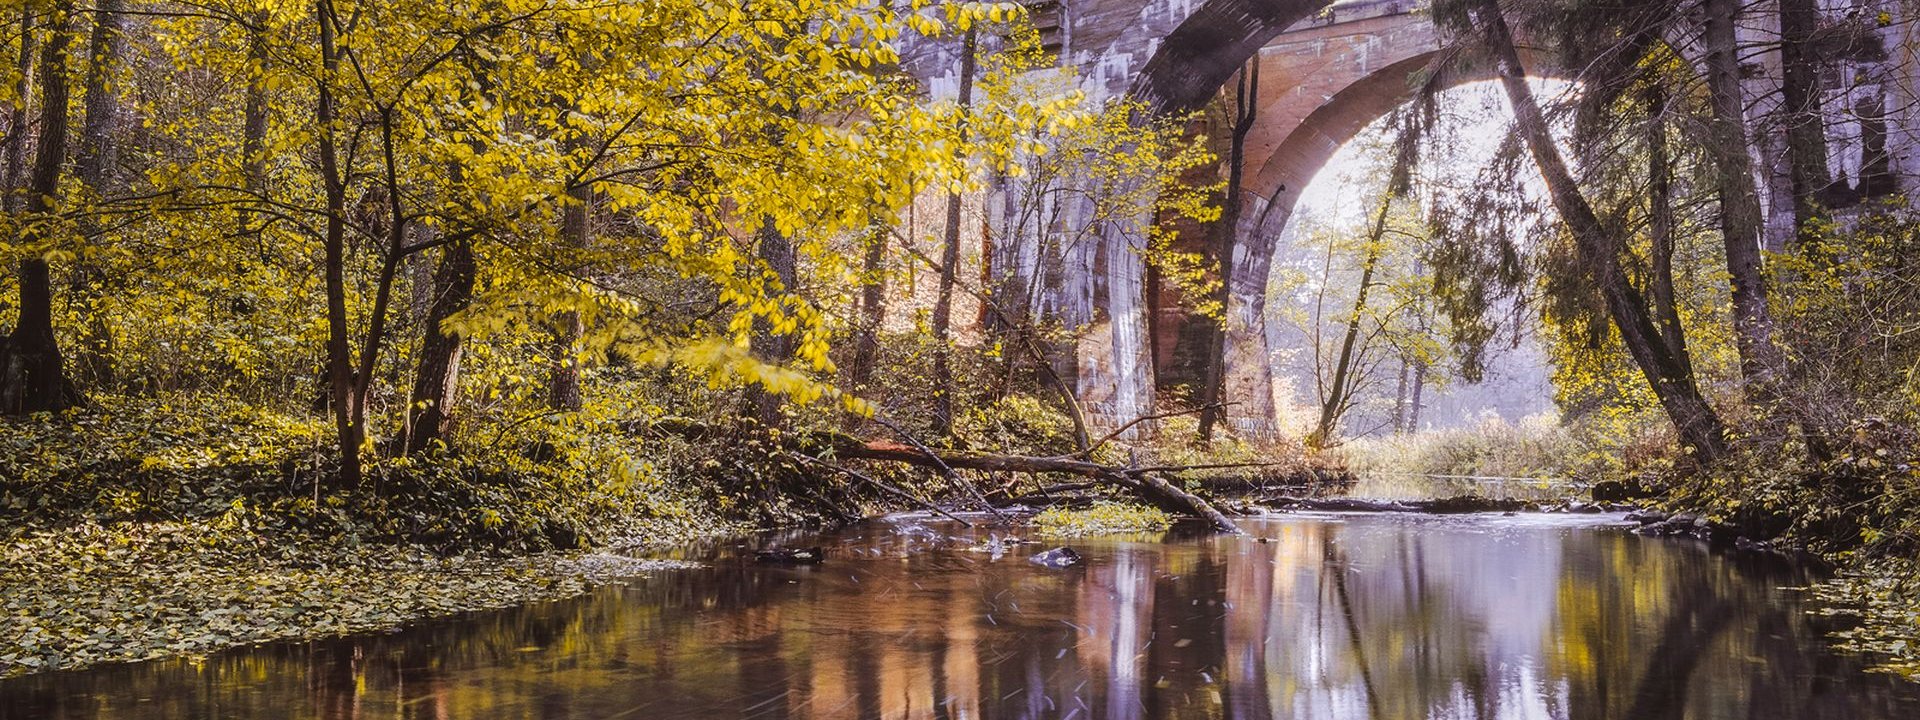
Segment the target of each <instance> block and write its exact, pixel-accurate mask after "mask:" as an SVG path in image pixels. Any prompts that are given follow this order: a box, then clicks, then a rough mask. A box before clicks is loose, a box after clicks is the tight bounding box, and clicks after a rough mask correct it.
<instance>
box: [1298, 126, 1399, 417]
mask: <svg viewBox="0 0 1920 720" xmlns="http://www.w3.org/2000/svg"><path fill="white" fill-rule="evenodd" d="M1403 157H1404V156H1403ZM1394 172H1395V173H1396V174H1398V173H1399V169H1398V168H1395V170H1394ZM1393 197H1394V194H1393V190H1392V189H1391V188H1389V189H1388V190H1387V191H1386V193H1385V194H1384V195H1382V196H1381V198H1380V207H1379V209H1378V210H1377V211H1376V213H1377V214H1375V215H1374V218H1373V228H1372V229H1371V230H1370V231H1368V233H1367V254H1366V257H1365V258H1364V259H1362V260H1361V263H1360V290H1359V291H1358V292H1356V293H1355V294H1354V297H1353V313H1352V314H1350V315H1348V316H1347V332H1346V333H1345V334H1344V335H1342V336H1341V338H1340V354H1339V355H1338V356H1336V358H1335V360H1334V364H1333V381H1332V382H1331V383H1330V384H1329V385H1330V387H1328V388H1327V397H1326V398H1324V399H1323V400H1322V401H1321V404H1320V422H1319V423H1317V424H1316V425H1314V429H1313V432H1312V433H1311V434H1309V435H1307V446H1308V447H1315V448H1318V447H1325V446H1326V445H1327V443H1328V441H1330V440H1332V439H1333V433H1334V431H1335V430H1336V429H1337V428H1339V426H1340V418H1341V416H1343V415H1345V414H1346V411H1347V406H1348V401H1349V400H1350V399H1351V397H1352V388H1351V387H1349V386H1350V385H1352V384H1353V383H1354V382H1355V380H1354V378H1353V377H1352V375H1353V365H1354V353H1355V349H1356V346H1357V345H1358V344H1359V341H1360V321H1361V319H1362V318H1364V317H1365V315H1366V312H1367V291H1369V290H1372V289H1373V273H1374V269H1375V268H1377V267H1379V265H1380V246H1381V243H1382V240H1383V236H1384V235H1386V232H1387V217H1388V215H1389V214H1390V211H1391V210H1392V209H1393Z"/></svg>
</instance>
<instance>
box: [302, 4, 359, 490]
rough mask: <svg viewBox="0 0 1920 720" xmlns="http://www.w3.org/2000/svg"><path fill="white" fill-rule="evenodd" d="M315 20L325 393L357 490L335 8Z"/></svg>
mask: <svg viewBox="0 0 1920 720" xmlns="http://www.w3.org/2000/svg"><path fill="white" fill-rule="evenodd" d="M314 15H315V19H316V20H317V23H318V25H319V28H320V70H321V76H320V78H319V79H318V81H317V82H316V83H315V84H316V86H317V87H316V91H317V94H316V98H315V99H316V103H315V109H314V119H315V120H316V121H317V122H318V124H319V125H320V130H319V138H318V140H317V145H318V151H319V155H320V175H321V182H322V184H323V185H324V186H325V187H324V191H325V194H326V229H325V231H324V236H323V238H322V245H323V246H324V248H325V249H324V253H325V259H324V261H323V262H324V265H325V268H326V269H325V273H326V292H327V391H328V392H327V394H328V396H329V398H330V399H331V401H332V410H333V424H334V435H335V440H336V441H337V443H338V445H339V448H338V450H339V452H340V475H339V478H338V482H339V485H340V486H341V487H345V488H355V487H359V485H360V479H361V475H362V470H361V461H360V446H361V445H363V444H364V443H365V441H366V425H365V424H364V423H362V422H359V421H358V418H360V417H362V415H361V409H360V408H358V407H356V406H355V403H356V402H357V397H356V393H355V392H354V384H355V383H354V377H353V375H354V372H353V351H352V345H351V340H350V339H349V337H348V335H347V333H348V328H347V270H346V268H347V224H346V221H347V189H346V184H345V183H346V178H345V176H344V175H342V174H341V171H340V158H339V150H338V148H337V147H336V146H335V143H334V127H333V124H334V122H335V120H336V119H337V118H336V117H335V115H336V113H337V110H336V108H335V106H334V97H333V82H334V74H335V73H336V72H338V71H339V67H340V59H339V53H338V49H337V48H335V47H334V17H333V5H332V3H331V1H330V0H316V2H315V3H314Z"/></svg>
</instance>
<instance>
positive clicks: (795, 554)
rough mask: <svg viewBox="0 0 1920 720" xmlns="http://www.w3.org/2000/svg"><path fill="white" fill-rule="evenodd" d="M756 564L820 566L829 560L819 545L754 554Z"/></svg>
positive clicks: (762, 551) (775, 549) (777, 549)
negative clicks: (822, 562)
mask: <svg viewBox="0 0 1920 720" xmlns="http://www.w3.org/2000/svg"><path fill="white" fill-rule="evenodd" d="M753 559H754V561H755V562H763V563H780V564H783V565H818V564H820V561H822V560H825V559H827V551H826V550H825V549H823V548H821V547H820V546H818V545H815V546H813V547H809V548H774V549H771V550H760V551H756V552H754V554H753Z"/></svg>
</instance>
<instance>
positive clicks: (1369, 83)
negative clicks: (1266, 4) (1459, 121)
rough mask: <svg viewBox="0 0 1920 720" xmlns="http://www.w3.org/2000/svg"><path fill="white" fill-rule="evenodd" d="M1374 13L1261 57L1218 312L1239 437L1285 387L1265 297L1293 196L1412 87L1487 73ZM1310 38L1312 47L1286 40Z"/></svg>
mask: <svg viewBox="0 0 1920 720" xmlns="http://www.w3.org/2000/svg"><path fill="white" fill-rule="evenodd" d="M1380 20H1382V21H1385V22H1382V23H1379V24H1368V23H1356V25H1361V27H1358V28H1348V29H1347V30H1346V31H1345V32H1346V34H1345V35H1343V36H1337V37H1330V36H1329V35H1328V34H1322V33H1314V34H1307V35H1306V36H1305V37H1300V38H1298V39H1292V36H1293V34H1292V33H1290V34H1289V36H1286V37H1283V38H1281V39H1280V40H1279V41H1278V42H1276V43H1275V44H1272V45H1269V46H1268V47H1267V48H1266V50H1265V51H1264V52H1263V53H1262V54H1261V73H1260V81H1261V84H1262V88H1261V93H1260V101H1261V107H1260V114H1259V116H1258V118H1257V119H1256V126H1255V129H1254V130H1253V131H1252V132H1251V133H1249V137H1248V142H1247V149H1246V157H1245V160H1244V168H1245V170H1244V172H1245V180H1244V181H1243V187H1242V190H1241V203H1242V205H1241V214H1240V218H1241V222H1240V227H1239V231H1238V232H1237V233H1236V237H1237V241H1236V243H1235V246H1234V262H1233V273H1232V277H1231V278H1230V280H1229V283H1228V289H1229V297H1228V306H1227V315H1226V319H1227V353H1226V356H1225V362H1226V378H1225V382H1226V392H1225V395H1224V397H1226V398H1228V399H1231V400H1234V401H1237V402H1238V403H1239V404H1238V405H1235V406H1232V407H1230V408H1229V410H1228V413H1227V418H1228V422H1230V423H1231V424H1232V425H1233V426H1234V427H1235V429H1236V430H1237V431H1239V432H1240V433H1241V434H1243V435H1252V436H1270V435H1272V434H1274V433H1276V432H1277V431H1278V429H1279V425H1280V422H1281V418H1280V417H1278V413H1279V410H1280V409H1281V408H1283V407H1285V406H1286V404H1287V402H1288V398H1287V397H1286V396H1285V394H1286V393H1288V392H1290V390H1289V389H1288V388H1287V387H1286V386H1285V385H1284V384H1283V383H1280V382H1277V380H1278V378H1276V376H1275V374H1274V366H1275V363H1276V354H1277V353H1278V352H1279V351H1281V350H1284V348H1276V347H1271V346H1270V345H1269V341H1268V338H1269V333H1268V332H1267V326H1266V316H1267V312H1266V309H1267V303H1266V296H1267V285H1268V279H1269V277H1270V274H1271V271H1272V268H1273V257H1274V255H1275V253H1276V252H1277V251H1278V250H1279V248H1278V243H1279V240H1280V237H1281V235H1282V233H1283V232H1284V231H1285V229H1286V228H1287V227H1288V225H1289V223H1290V222H1291V221H1292V219H1293V216H1294V209H1295V204H1296V203H1297V202H1298V201H1299V198H1300V195H1301V192H1302V191H1304V190H1305V189H1306V188H1307V186H1308V184H1309V183H1311V182H1312V181H1313V179H1314V177H1315V176H1316V175H1317V174H1319V172H1320V171H1321V170H1322V169H1323V168H1325V167H1326V165H1327V163H1328V162H1329V161H1330V160H1331V159H1332V158H1333V156H1334V155H1335V153H1337V152H1339V151H1340V149H1341V148H1342V147H1344V146H1345V145H1346V144H1347V143H1348V142H1350V141H1352V140H1353V139H1354V138H1355V137H1357V136H1358V135H1359V134H1360V133H1361V132H1362V131H1364V130H1366V129H1367V128H1368V127H1369V126H1370V125H1372V124H1374V122H1375V121H1377V120H1379V119H1381V118H1383V117H1386V116H1387V115H1389V114H1390V113H1392V112H1393V111H1395V110H1396V109H1398V108H1400V107H1402V106H1403V105H1405V104H1407V103H1408V102H1411V101H1413V100H1414V99H1415V97H1416V95H1417V94H1419V93H1421V92H1428V91H1432V92H1444V91H1446V90H1448V89H1451V88H1454V87H1459V86H1461V85H1465V84H1468V83H1473V82H1479V81H1484V80H1492V79H1495V78H1496V75H1495V73H1494V71H1493V68H1492V67H1491V66H1490V65H1488V64H1485V63H1459V62H1454V61H1452V58H1450V57H1449V56H1451V55H1453V53H1451V52H1448V50H1447V49H1445V47H1443V39H1442V38H1440V37H1439V35H1438V33H1437V31H1436V30H1435V29H1434V28H1433V26H1432V25H1431V24H1430V23H1429V22H1426V21H1425V20H1424V19H1414V18H1408V17H1406V16H1400V18H1380ZM1408 20H1411V21H1412V22H1407V21H1408ZM1342 39H1344V40H1346V42H1345V43H1342V42H1340V40H1342ZM1308 43H1310V44H1312V45H1313V46H1314V47H1315V48H1317V49H1318V50H1320V51H1321V52H1317V53H1312V54H1309V53H1302V52H1299V49H1298V48H1297V47H1288V45H1290V44H1308ZM1522 58H1523V62H1524V63H1525V64H1526V66H1527V68H1528V71H1529V73H1530V74H1533V75H1535V76H1544V77H1554V76H1558V75H1560V73H1559V72H1558V70H1557V69H1556V68H1555V67H1553V66H1552V64H1551V63H1550V61H1549V59H1548V58H1546V57H1545V56H1544V55H1543V54H1542V53H1540V52H1536V51H1533V50H1532V49H1530V48H1523V49H1522Z"/></svg>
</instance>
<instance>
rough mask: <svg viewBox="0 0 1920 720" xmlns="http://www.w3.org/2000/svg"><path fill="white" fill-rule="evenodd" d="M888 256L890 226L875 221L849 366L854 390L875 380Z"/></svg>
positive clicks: (864, 262)
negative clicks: (857, 329) (856, 333)
mask: <svg viewBox="0 0 1920 720" xmlns="http://www.w3.org/2000/svg"><path fill="white" fill-rule="evenodd" d="M886 259H887V229H886V227H884V226H882V225H880V224H878V223H876V224H875V225H874V227H873V231H872V232H871V233H870V234H869V236H868V238H867V251H866V256H865V257H864V258H862V259H861V264H860V270H861V275H862V278H861V279H862V282H863V283H864V285H862V286H861V288H860V330H859V336H858V337H857V338H856V339H855V340H854V347H853V365H852V366H851V367H849V368H847V386H848V387H850V388H853V389H855V390H864V389H866V387H867V385H868V384H869V383H871V382H873V368H874V364H875V363H878V362H879V361H880V325H881V324H882V323H883V322H885V320H886V316H887V276H886V265H885V263H886Z"/></svg>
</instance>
